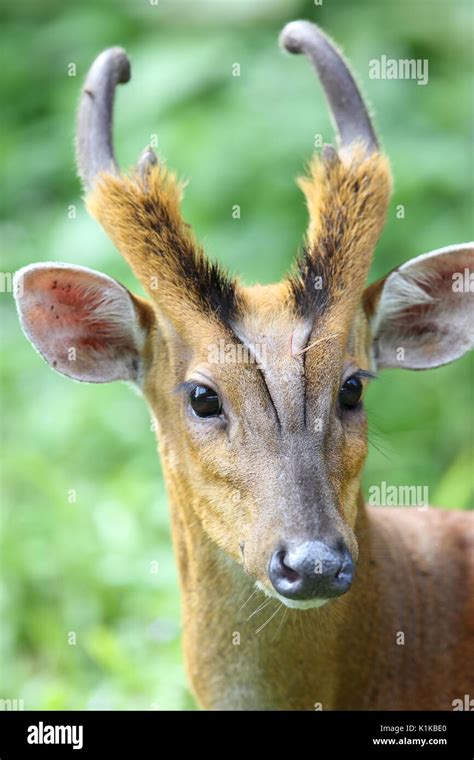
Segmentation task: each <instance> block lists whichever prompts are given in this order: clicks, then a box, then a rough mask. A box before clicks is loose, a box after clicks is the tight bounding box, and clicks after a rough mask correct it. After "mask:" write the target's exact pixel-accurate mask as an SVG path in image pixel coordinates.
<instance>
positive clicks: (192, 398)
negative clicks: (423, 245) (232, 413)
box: [189, 385, 222, 417]
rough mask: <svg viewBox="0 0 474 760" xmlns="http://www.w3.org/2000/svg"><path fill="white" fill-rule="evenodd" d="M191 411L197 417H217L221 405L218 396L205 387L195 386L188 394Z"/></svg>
mask: <svg viewBox="0 0 474 760" xmlns="http://www.w3.org/2000/svg"><path fill="white" fill-rule="evenodd" d="M189 403H190V404H191V409H192V410H193V412H194V413H195V414H196V415H197V416H198V417H217V415H219V414H220V413H221V410H222V404H221V400H220V398H219V396H218V395H217V393H216V392H215V391H213V390H212V389H211V388H208V387H207V386H206V385H195V386H194V388H193V389H192V391H191V393H190V394H189Z"/></svg>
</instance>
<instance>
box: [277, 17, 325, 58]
mask: <svg viewBox="0 0 474 760" xmlns="http://www.w3.org/2000/svg"><path fill="white" fill-rule="evenodd" d="M317 29H318V27H317V26H316V24H312V23H311V21H303V20H301V21H290V23H289V24H287V25H286V26H284V27H283V29H282V31H281V34H280V45H281V47H282V48H284V49H285V50H287V51H288V52H289V53H296V54H297V53H302V52H303V50H304V45H305V41H306V40H307V36H308V33H310V32H311V31H312V32H313V33H314V30H317Z"/></svg>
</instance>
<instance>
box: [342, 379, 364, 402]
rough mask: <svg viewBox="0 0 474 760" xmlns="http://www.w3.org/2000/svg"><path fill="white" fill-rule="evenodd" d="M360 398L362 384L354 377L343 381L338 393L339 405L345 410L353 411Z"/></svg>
mask: <svg viewBox="0 0 474 760" xmlns="http://www.w3.org/2000/svg"><path fill="white" fill-rule="evenodd" d="M361 397H362V383H361V381H360V380H359V378H358V377H357V376H356V375H351V377H348V378H347V380H345V381H344V383H343V385H342V388H341V390H340V391H339V403H340V404H341V406H342V407H344V408H345V409H354V407H356V406H357V404H358V403H359V401H360V400H361Z"/></svg>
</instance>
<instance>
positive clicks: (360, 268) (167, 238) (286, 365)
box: [88, 152, 474, 710]
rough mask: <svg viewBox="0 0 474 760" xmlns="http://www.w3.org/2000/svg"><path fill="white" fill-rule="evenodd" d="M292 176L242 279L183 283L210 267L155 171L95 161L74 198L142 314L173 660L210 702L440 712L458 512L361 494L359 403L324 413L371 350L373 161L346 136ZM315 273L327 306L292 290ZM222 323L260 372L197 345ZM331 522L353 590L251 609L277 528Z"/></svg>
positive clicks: (460, 658)
mask: <svg viewBox="0 0 474 760" xmlns="http://www.w3.org/2000/svg"><path fill="white" fill-rule="evenodd" d="M301 186H302V188H303V190H304V192H305V194H306V197H307V201H308V207H309V211H310V227H309V231H308V236H307V246H306V257H305V259H304V261H303V262H302V263H301V264H300V271H299V273H298V274H297V275H295V276H293V278H290V279H289V280H286V281H284V282H283V283H281V284H279V285H270V286H267V287H262V286H256V287H254V288H243V287H241V286H239V285H237V284H236V283H231V282H230V281H228V280H225V278H224V277H223V276H222V277H220V278H217V279H216V278H214V279H212V278H210V279H208V280H207V281H206V284H205V285H204V287H203V286H202V285H201V286H199V287H197V286H196V283H195V282H193V281H192V279H191V281H190V282H188V283H187V281H186V275H187V273H188V274H189V272H190V271H196V273H201V275H202V279H203V280H206V277H207V275H206V272H208V271H209V270H208V268H207V267H208V265H207V264H206V263H205V262H204V259H203V254H202V251H201V249H200V248H199V247H198V246H197V244H196V243H195V242H194V239H193V238H192V236H191V233H190V231H189V228H188V227H187V225H185V224H184V223H183V221H182V220H181V216H180V213H179V204H178V202H179V185H178V184H177V183H176V181H175V180H174V178H173V176H172V175H169V174H167V173H166V172H164V170H162V169H156V170H153V171H152V173H151V175H150V176H149V177H148V178H147V180H146V181H143V180H139V179H138V178H136V177H132V178H125V179H117V178H115V177H108V176H103V178H102V180H101V182H100V183H99V184H98V186H97V188H96V190H95V192H94V194H93V195H92V196H91V197H90V198H89V199H88V206H89V209H90V210H91V212H92V213H93V214H94V216H95V217H96V218H97V219H98V220H99V221H100V222H101V224H102V225H103V226H104V228H105V229H106V231H107V232H108V234H109V235H110V236H111V238H112V239H113V240H114V242H115V243H116V245H117V247H118V248H119V249H120V251H121V252H122V254H123V255H124V257H125V258H126V260H127V261H128V262H129V263H130V265H131V267H132V269H133V271H134V272H135V274H136V275H137V277H138V278H139V279H140V280H141V282H142V283H143V285H144V287H145V288H146V289H147V291H148V292H149V293H150V295H151V297H152V299H153V307H154V310H155V313H156V324H155V325H154V326H153V328H152V329H151V330H150V333H149V338H148V342H147V347H146V357H147V358H146V376H145V382H144V386H143V392H144V395H145V397H146V399H147V401H148V403H149V405H150V407H151V409H152V411H153V414H154V415H155V417H156V419H157V421H158V440H159V445H160V454H161V459H162V463H163V468H164V473H165V478H166V483H167V488H168V492H169V499H170V505H171V515H172V525H173V541H174V546H175V551H176V556H177V559H178V564H179V570H180V583H181V591H182V598H183V618H184V647H185V658H186V665H187V669H188V673H189V677H190V680H191V683H192V687H193V690H194V692H195V694H196V696H197V698H198V700H199V702H200V704H201V705H202V706H204V707H207V708H214V709H217V708H228V709H251V708H257V709H261V708H265V709H271V708H274V709H307V710H312V709H315V705H322V707H323V709H442V710H449V709H452V704H451V703H452V700H453V699H455V698H458V697H462V696H463V695H464V694H465V693H469V689H471V688H472V682H473V681H472V679H473V673H472V658H471V652H472V650H471V649H470V647H471V646H472V635H473V626H474V609H473V602H472V598H470V597H469V593H468V588H469V585H470V583H471V585H472V579H473V556H474V553H473V551H472V549H473V544H472V519H471V517H470V516H469V515H466V514H462V513H455V512H449V513H446V512H442V511H438V510H429V511H428V512H426V513H425V512H418V511H416V510H415V509H398V510H395V509H386V508H379V509H367V508H366V507H365V506H364V504H363V502H362V498H361V494H360V478H361V472H362V467H363V464H364V461H365V457H366V452H367V430H366V420H365V414H364V412H363V411H361V412H357V413H355V414H354V415H353V416H352V417H350V418H347V419H346V420H345V421H344V423H341V421H340V419H339V418H338V416H337V415H336V412H335V409H336V400H337V394H338V389H339V388H340V385H341V382H342V378H343V376H344V373H346V372H347V371H349V370H350V368H351V367H352V368H354V367H359V368H366V369H368V368H370V366H371V355H370V344H371V336H370V326H369V321H368V316H370V308H369V307H367V304H370V302H371V300H370V297H369V298H367V299H366V310H365V311H364V309H363V308H362V305H361V296H362V289H363V286H364V282H365V278H366V275H367V271H368V267H369V264H370V259H371V256H372V253H373V249H374V246H375V244H376V242H377V239H378V236H379V234H380V231H381V228H382V224H383V220H384V217H385V213H386V209H387V204H388V197H389V192H390V175H389V170H388V165H387V162H386V160H385V158H384V157H382V156H380V155H378V154H377V155H375V156H372V157H371V158H369V159H363V158H362V155H361V153H357V152H356V157H355V159H354V161H353V162H352V163H350V164H347V163H343V162H342V161H341V160H339V159H338V158H334V157H333V158H329V159H328V158H326V159H323V160H315V161H314V162H313V164H312V168H311V174H310V178H309V179H305V180H303V181H302V182H301ZM180 256H181V257H182V260H181V261H180V260H179V257H180ZM318 272H322V274H323V276H324V278H325V282H324V285H325V288H326V293H325V299H326V300H325V301H324V308H321V301H319V302H318V300H317V297H316V298H313V295H311V297H307V290H308V287H309V286H310V280H311V277H313V276H314V274H315V273H318ZM155 276H158V278H159V285H158V288H157V289H155V288H153V287H152V286H151V281H152V278H153V277H155ZM216 283H217V289H218V290H219V298H220V299H222V301H223V302H226V299H228V300H229V299H230V301H229V303H230V308H229V311H228V315H227V319H225V320H222V319H220V318H219V311H218V310H217V311H216V310H215V309H213V308H210V309H206V308H204V306H203V301H202V292H203V291H204V293H205V298H208V299H210V300H211V301H212V297H211V290H212V288H211V285H212V287H216ZM318 297H319V296H318ZM311 299H313V300H311ZM147 319H149V314H148V313H147ZM220 340H224V341H225V342H226V344H229V343H231V344H235V345H238V344H239V342H240V341H243V342H245V343H246V344H247V343H250V344H255V343H258V342H259V341H261V342H264V343H265V346H266V347H267V359H266V368H265V382H264V378H263V376H262V373H261V371H260V370H259V368H258V367H257V366H256V365H254V364H249V365H245V364H242V365H231V366H228V365H226V364H223V363H220V364H212V363H210V362H209V346H210V345H212V344H217V343H218V342H219V341H220ZM305 349H307V350H305ZM196 373H197V374H198V375H199V374H200V373H204V374H205V376H206V377H210V378H211V380H212V383H213V384H214V385H215V386H216V388H217V389H218V391H219V393H220V394H221V396H222V397H223V398H225V399H226V403H228V405H229V409H230V410H231V412H230V413H229V419H230V421H229V426H228V429H227V431H226V433H224V432H222V431H219V429H218V428H217V427H216V429H215V430H214V431H213V432H212V433H210V432H209V430H208V429H207V428H206V429H205V428H203V427H202V426H200V425H199V423H196V421H193V420H190V419H189V415H188V412H187V411H186V404H185V401H184V399H183V398H182V396H181V395H180V394H179V393H176V387H177V386H178V385H179V384H180V383H182V382H183V381H184V380H187V379H188V378H189V377H192V376H195V375H196ZM318 419H322V420H323V422H324V424H323V432H319V430H318V427H317V425H316V424H315V423H316V421H317V420H318ZM336 528H337V530H338V531H339V532H340V534H341V535H342V536H343V537H344V540H345V541H346V543H347V545H348V546H349V548H350V550H351V552H352V554H353V556H354V557H355V558H356V557H359V560H358V570H357V579H356V581H355V583H354V585H353V587H352V589H351V590H350V591H349V592H348V593H347V594H346V595H344V596H343V597H341V598H339V599H337V600H334V601H333V602H331V603H329V604H327V605H326V606H324V607H321V608H317V609H310V610H304V611H301V610H294V609H293V610H290V609H283V608H281V609H279V611H278V612H275V611H276V610H277V609H278V605H279V602H278V601H277V600H269V602H268V605H265V606H264V607H262V609H261V610H260V611H259V612H257V613H255V614H254V615H253V616H251V617H249V616H250V615H251V613H252V612H254V611H255V610H256V609H257V606H258V605H260V604H261V603H262V602H265V597H264V596H263V595H262V593H261V592H256V593H254V589H255V586H254V584H255V581H259V583H260V584H261V587H263V588H266V589H267V590H268V591H270V584H269V581H268V578H267V563H268V558H269V556H270V553H271V551H272V550H273V548H274V547H275V546H276V545H277V544H278V542H279V541H281V540H283V539H285V540H287V539H288V538H299V539H302V540H304V539H305V538H307V537H310V536H314V535H319V534H320V533H321V532H324V531H328V530H329V531H330V530H334V529H336ZM274 612H275V616H274V618H273V619H272V620H271V621H270V622H269V624H268V625H266V626H265V627H263V628H262V629H260V627H261V626H262V625H263V623H265V622H266V621H267V620H269V618H270V616H271V615H272V614H273V613H274ZM401 633H403V634H404V637H405V641H404V644H403V645H401V644H400V642H399V640H397V637H399V636H400V634H401ZM239 637H240V638H239ZM238 639H239V643H236V641H237V640H238ZM469 670H470V671H471V672H470V673H469Z"/></svg>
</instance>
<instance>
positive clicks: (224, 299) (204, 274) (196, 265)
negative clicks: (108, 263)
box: [76, 47, 235, 316]
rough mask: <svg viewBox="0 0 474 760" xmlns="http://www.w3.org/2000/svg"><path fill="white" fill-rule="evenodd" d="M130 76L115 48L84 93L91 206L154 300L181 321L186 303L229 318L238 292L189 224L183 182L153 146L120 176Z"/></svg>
mask: <svg viewBox="0 0 474 760" xmlns="http://www.w3.org/2000/svg"><path fill="white" fill-rule="evenodd" d="M130 73H131V72H130V61H129V59H128V57H127V55H126V53H125V51H124V50H123V49H122V48H120V47H114V48H109V49H108V50H104V51H103V52H102V53H101V54H100V55H99V56H98V57H97V58H96V59H95V61H94V62H93V64H92V66H91V68H90V69H89V72H88V74H87V77H86V81H85V84H84V87H83V90H82V92H81V97H80V102H79V110H78V115H77V134H76V157H77V164H78V170H79V175H80V177H81V179H82V181H83V183H84V187H85V189H86V190H87V198H86V204H87V207H88V209H89V211H90V212H91V214H92V215H93V216H94V217H95V218H96V219H97V220H98V221H99V222H100V224H102V226H103V227H104V229H105V230H106V232H107V234H108V235H109V236H110V238H111V239H112V240H113V242H114V243H115V245H116V246H117V248H118V249H119V251H120V252H121V254H122V255H123V257H124V258H125V260H126V261H127V262H128V263H129V264H130V266H131V268H132V270H133V271H134V273H135V275H136V276H137V278H138V279H139V280H140V281H141V283H142V285H143V286H144V288H145V290H147V291H148V293H149V295H150V296H151V298H152V300H154V301H157V300H159V301H160V303H161V304H162V305H163V304H165V303H166V304H167V305H168V309H169V310H170V311H171V310H173V309H177V311H178V312H179V314H180V315H181V316H182V314H184V312H185V309H184V306H183V302H184V301H185V300H187V301H188V302H189V303H192V305H193V314H194V312H195V311H196V308H195V307H196V305H197V306H198V309H199V308H200V309H201V310H202V309H203V308H204V309H206V310H208V311H211V312H213V313H214V314H220V315H221V316H223V315H224V314H227V313H230V312H231V311H233V310H234V308H235V293H234V286H233V283H232V282H231V281H230V280H228V279H227V278H226V277H225V276H224V274H223V273H222V272H221V271H220V269H219V268H218V267H217V265H213V264H211V263H209V262H208V261H207V260H206V258H205V255H204V252H203V251H202V249H201V247H200V246H199V245H198V244H197V243H196V241H195V239H194V236H193V233H192V231H191V229H190V227H189V225H187V224H185V222H184V221H183V219H182V218H181V212H180V198H181V190H182V185H181V183H179V182H178V181H177V179H176V177H175V175H174V174H173V173H172V172H169V171H167V169H166V167H165V166H164V165H162V164H160V163H159V162H158V159H157V157H156V155H155V153H154V152H153V150H152V148H151V147H148V148H145V150H144V151H143V153H142V154H141V156H140V158H139V160H138V163H137V166H136V169H135V171H134V172H132V173H131V174H126V173H123V174H121V173H120V171H119V168H118V165H117V162H116V160H115V155H114V149H113V140H112V117H113V104H114V95H115V88H116V86H117V84H123V83H125V82H128V81H129V79H130ZM100 175H102V176H100ZM99 176H100V181H98V180H99ZM183 293H186V299H184V298H183ZM177 305H178V306H177Z"/></svg>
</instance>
